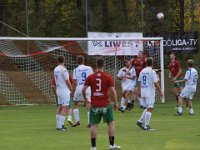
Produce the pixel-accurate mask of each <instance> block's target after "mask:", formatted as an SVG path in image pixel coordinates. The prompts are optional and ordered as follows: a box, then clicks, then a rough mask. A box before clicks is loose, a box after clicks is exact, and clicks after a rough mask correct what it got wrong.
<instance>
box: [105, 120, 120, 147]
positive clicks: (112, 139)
mask: <svg viewBox="0 0 200 150" xmlns="http://www.w3.org/2000/svg"><path fill="white" fill-rule="evenodd" d="M107 124H108V136H109V143H110V149H120V148H121V147H120V146H118V145H116V144H115V122H114V121H111V122H109V123H107Z"/></svg>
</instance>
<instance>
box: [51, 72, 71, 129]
mask: <svg viewBox="0 0 200 150" xmlns="http://www.w3.org/2000/svg"><path fill="white" fill-rule="evenodd" d="M69 80H70V83H71V85H72V83H73V79H72V77H71V75H69ZM52 90H53V93H54V94H55V97H56V105H57V107H58V98H57V95H56V81H55V79H52ZM72 99H73V97H72V96H70V102H69V109H68V112H67V121H68V123H69V124H70V125H73V121H72ZM56 115H58V112H56Z"/></svg>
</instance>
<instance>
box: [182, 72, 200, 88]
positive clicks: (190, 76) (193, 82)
mask: <svg viewBox="0 0 200 150" xmlns="http://www.w3.org/2000/svg"><path fill="white" fill-rule="evenodd" d="M184 79H185V80H187V81H186V82H185V86H192V87H194V88H195V89H196V87H197V79H198V72H197V70H196V69H194V68H189V69H188V70H187V71H186V73H185V77H184Z"/></svg>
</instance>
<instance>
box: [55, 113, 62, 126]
mask: <svg viewBox="0 0 200 150" xmlns="http://www.w3.org/2000/svg"><path fill="white" fill-rule="evenodd" d="M56 127H57V128H61V125H60V115H56Z"/></svg>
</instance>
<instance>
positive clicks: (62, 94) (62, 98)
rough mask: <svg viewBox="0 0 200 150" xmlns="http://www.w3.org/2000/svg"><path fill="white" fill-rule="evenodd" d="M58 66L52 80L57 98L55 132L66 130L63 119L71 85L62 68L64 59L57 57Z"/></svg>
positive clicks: (67, 75) (68, 101)
mask: <svg viewBox="0 0 200 150" xmlns="http://www.w3.org/2000/svg"><path fill="white" fill-rule="evenodd" d="M58 63H59V65H58V66H57V67H56V68H55V69H54V79H55V82H56V95H57V98H58V107H57V115H56V122H57V130H66V128H65V127H64V122H65V118H66V115H67V112H68V108H69V103H70V94H71V92H72V90H73V89H72V85H71V83H70V81H69V74H68V71H67V69H66V68H65V67H64V63H65V57H64V56H59V57H58Z"/></svg>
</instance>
